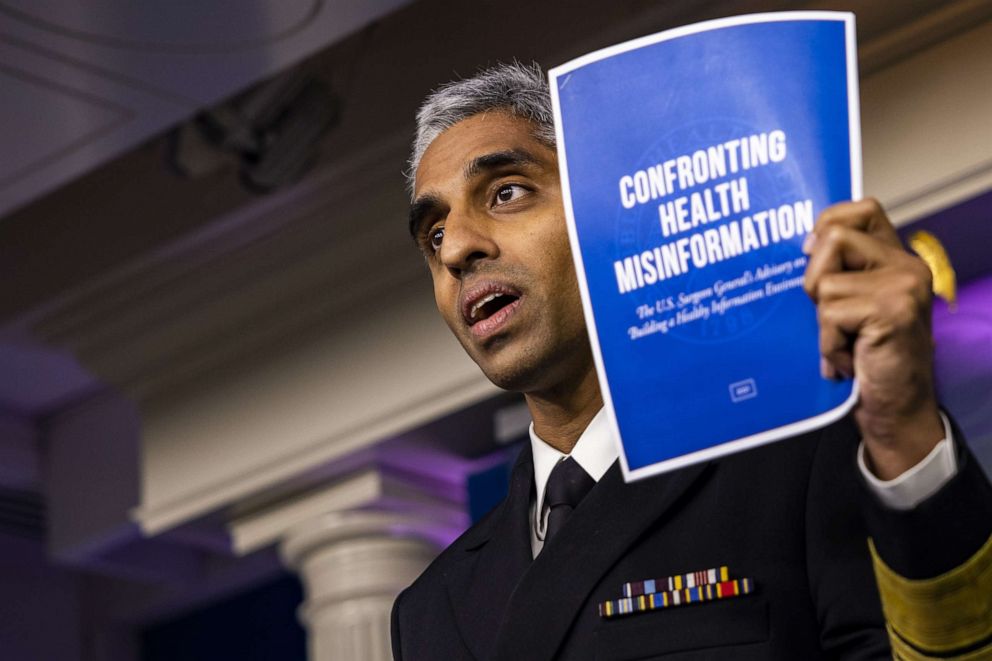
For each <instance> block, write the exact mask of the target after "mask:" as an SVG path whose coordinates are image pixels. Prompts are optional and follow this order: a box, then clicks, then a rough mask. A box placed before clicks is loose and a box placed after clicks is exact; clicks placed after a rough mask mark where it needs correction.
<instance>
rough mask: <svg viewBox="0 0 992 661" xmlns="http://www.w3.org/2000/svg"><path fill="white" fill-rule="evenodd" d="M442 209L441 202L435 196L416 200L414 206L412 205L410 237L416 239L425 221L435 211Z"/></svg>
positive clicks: (424, 196)
mask: <svg viewBox="0 0 992 661" xmlns="http://www.w3.org/2000/svg"><path fill="white" fill-rule="evenodd" d="M440 207H441V200H440V199H438V198H437V197H436V196H434V195H423V196H421V197H418V198H417V199H416V200H414V201H413V204H411V205H410V220H409V229H410V236H412V237H413V238H414V239H416V238H417V232H418V231H419V230H420V226H421V225H422V224H423V222H424V220H425V219H426V218H427V216H429V215H430V214H431V213H432V212H433V211H435V210H436V209H439V208H440Z"/></svg>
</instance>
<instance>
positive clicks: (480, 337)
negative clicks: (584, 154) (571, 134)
mask: <svg viewBox="0 0 992 661" xmlns="http://www.w3.org/2000/svg"><path fill="white" fill-rule="evenodd" d="M531 130H532V126H531V124H530V123H529V122H528V121H526V120H523V119H519V118H516V117H513V116H511V115H509V114H506V113H502V112H490V113H483V114H478V115H474V116H472V117H470V118H468V119H465V120H463V121H461V122H459V123H458V124H455V125H454V126H452V127H451V128H449V129H448V130H447V131H445V132H444V133H442V134H441V135H440V136H439V137H438V138H437V139H435V140H434V142H433V143H431V145H430V147H429V148H428V149H427V151H426V152H425V153H424V156H423V158H422V159H421V161H420V166H419V167H418V168H417V172H416V190H415V191H414V195H415V199H414V203H413V206H412V207H411V212H410V213H411V215H410V219H411V229H412V231H413V233H414V236H415V238H416V240H417V243H418V245H419V246H420V248H421V249H422V250H423V251H424V254H425V255H426V256H427V263H428V265H429V267H430V271H431V276H432V278H433V280H434V298H435V300H436V302H437V307H438V310H440V312H441V316H442V317H444V320H445V322H447V324H448V327H449V328H451V330H452V332H453V333H454V334H455V337H457V338H458V341H459V342H461V344H462V346H463V347H464V348H465V351H467V352H468V354H469V356H471V357H472V359H473V360H474V361H475V362H476V363H478V365H479V367H481V368H482V371H483V372H484V373H485V374H486V376H487V377H489V379H490V380H491V381H492V382H493V383H495V384H496V385H498V386H500V387H502V388H506V389H509V390H517V391H520V392H538V391H544V390H550V389H554V388H556V387H560V386H564V385H566V383H567V380H569V379H576V378H579V377H580V376H581V375H582V374H583V373H584V372H585V371H587V370H591V369H592V357H591V354H590V350H589V341H588V336H587V334H586V329H585V322H584V320H583V318H582V305H581V301H580V298H579V291H578V285H577V282H576V278H575V271H574V269H573V267H572V257H571V252H570V249H569V243H568V232H567V229H566V226H565V216H564V210H563V207H562V200H561V190H560V186H559V182H558V164H557V159H556V156H555V152H554V151H553V150H552V149H550V148H548V147H547V146H545V145H544V144H542V143H541V142H539V141H538V140H536V139H535V138H534V137H533V136H532V135H531Z"/></svg>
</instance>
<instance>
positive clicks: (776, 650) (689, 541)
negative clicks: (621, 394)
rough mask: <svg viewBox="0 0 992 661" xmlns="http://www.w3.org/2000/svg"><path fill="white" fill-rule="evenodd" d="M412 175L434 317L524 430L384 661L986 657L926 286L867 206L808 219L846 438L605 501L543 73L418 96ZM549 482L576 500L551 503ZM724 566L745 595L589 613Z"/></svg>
mask: <svg viewBox="0 0 992 661" xmlns="http://www.w3.org/2000/svg"><path fill="white" fill-rule="evenodd" d="M411 166H412V167H411V173H412V179H413V181H412V184H413V204H412V206H411V212H410V230H411V233H412V234H413V236H414V238H415V240H416V241H417V244H418V245H419V246H420V248H421V250H422V251H423V252H424V255H425V257H426V261H427V264H428V267H429V269H430V272H431V277H432V278H433V282H434V293H435V298H436V301H437V306H438V310H439V311H440V313H441V316H442V317H443V318H444V319H445V321H446V322H447V324H448V326H449V327H450V328H451V330H452V332H453V333H454V334H455V336H456V337H457V338H458V340H459V342H460V343H461V344H462V346H463V347H464V348H465V350H466V351H467V352H468V354H469V355H470V356H471V357H472V359H473V360H475V362H476V363H478V365H479V366H480V368H481V369H482V370H483V372H485V374H486V376H487V377H489V379H490V380H492V381H493V383H495V384H497V385H498V386H500V387H502V388H506V389H509V390H516V391H519V392H522V393H524V395H525V397H526V400H527V404H528V407H529V409H530V412H531V415H532V418H533V425H532V427H531V443H530V446H529V447H527V448H525V449H524V450H523V452H522V453H521V457H520V459H519V460H518V462H517V464H516V466H515V468H514V472H513V476H512V478H511V485H510V492H509V495H508V497H507V499H506V500H505V501H504V502H503V503H502V504H501V505H500V506H499V507H497V508H496V509H495V510H494V511H493V512H492V513H491V514H490V515H489V516H488V517H487V518H485V519H484V520H483V521H481V522H480V523H479V524H477V525H476V526H474V527H473V528H472V529H470V530H469V531H468V532H466V533H465V534H464V535H463V536H462V537H461V538H460V539H459V540H457V541H456V542H455V543H454V544H452V546H451V547H449V548H448V549H447V550H446V551H445V552H444V553H442V554H441V556H440V557H439V558H438V559H437V560H436V561H435V562H434V563H433V564H432V565H431V567H429V568H428V569H427V571H425V572H424V574H423V575H422V576H421V577H420V578H419V579H418V580H417V581H416V582H415V583H414V585H413V586H411V587H410V588H409V589H408V590H406V591H405V592H404V593H403V594H402V595H400V597H399V598H398V599H397V602H396V605H395V606H394V611H393V652H394V656H395V657H396V658H397V659H400V658H402V659H416V660H418V661H420V660H425V659H430V660H433V659H443V660H445V661H454V660H456V659H515V660H521V659H542V660H543V659H552V658H559V659H649V658H650V659H653V658H666V659H667V658H679V659H683V658H684V659H702V658H706V659H711V658H713V659H816V658H844V659H866V658H891V657H892V656H893V652H895V653H896V654H897V655H899V656H901V657H903V658H908V659H911V658H928V657H926V656H925V654H927V653H931V652H932V653H934V654H939V655H940V656H944V657H946V656H952V655H954V654H956V653H961V652H968V653H970V654H972V655H973V656H968V657H967V658H986V657H980V655H981V654H983V653H984V654H992V646H990V637H992V614H990V612H989V610H990V601H989V600H990V596H989V595H990V594H992V542H990V539H992V538H990V533H992V489H990V486H989V484H988V481H987V480H986V478H985V477H984V475H983V474H982V472H981V470H980V469H979V468H978V467H977V465H976V462H974V461H973V460H972V458H971V456H970V455H969V454H968V451H967V449H966V448H965V447H964V446H963V445H961V444H960V442H959V438H958V437H959V436H960V435H959V434H957V433H954V432H952V431H951V430H950V429H949V428H948V423H947V421H946V420H945V419H943V418H942V415H941V414H940V412H939V410H938V408H937V404H936V401H935V396H934V386H933V375H932V367H931V342H932V341H931V336H930V330H929V323H930V322H929V310H930V307H929V306H930V291H929V290H930V276H929V272H928V271H927V269H926V267H925V266H924V265H923V264H922V263H921V262H920V261H919V260H917V259H915V258H913V257H911V256H910V255H909V254H907V253H906V252H904V251H903V250H902V248H901V247H900V245H899V241H898V238H897V236H896V234H895V232H894V230H893V229H892V226H891V224H890V223H889V221H888V219H887V218H886V217H885V215H884V213H883V212H882V210H881V209H880V208H879V206H878V205H877V203H875V202H873V201H863V202H856V203H847V204H842V205H838V206H836V207H833V208H831V209H828V210H827V211H825V212H824V213H823V214H822V215H821V217H820V218H819V219H818V222H817V225H816V228H815V232H814V234H813V235H811V239H810V240H809V241H807V245H806V246H805V249H806V250H807V252H808V253H809V266H808V268H807V273H806V288H807V291H808V293H809V294H810V296H811V297H812V298H813V300H814V301H815V302H816V304H817V311H818V317H819V323H820V335H821V341H820V347H821V352H822V356H823V358H822V365H821V368H822V372H823V374H824V377H825V378H840V377H842V376H850V375H854V374H856V375H857V376H858V378H859V382H860V387H861V396H860V401H859V403H858V404H857V406H856V408H855V411H854V414H853V417H852V418H851V419H847V420H844V421H841V422H840V423H837V424H834V425H831V426H829V427H827V428H826V429H823V430H820V431H817V432H813V433H809V434H805V435H803V436H800V437H796V438H794V439H789V440H787V441H783V442H779V443H775V444H771V445H768V446H764V447H761V448H757V449H754V450H751V451H748V452H744V453H741V454H737V455H733V456H730V457H727V458H724V459H721V460H719V461H713V462H709V463H707V464H703V465H699V466H693V467H690V468H686V469H683V470H679V471H676V472H672V473H669V474H664V475H660V476H657V477H654V478H650V479H646V480H643V481H640V482H635V483H632V484H624V483H623V480H622V477H621V475H620V471H619V467H618V465H617V463H616V461H615V460H616V456H617V455H616V450H615V449H614V445H613V439H611V438H610V431H609V429H608V428H607V425H606V424H605V420H604V416H603V413H602V405H603V402H602V396H601V394H600V391H599V388H598V382H597V378H596V373H595V367H594V364H593V359H592V356H591V352H590V345H589V339H588V335H587V332H586V328H585V323H584V320H583V317H582V306H581V303H580V298H579V293H578V287H577V282H576V276H575V272H574V269H573V266H572V260H571V255H570V252H569V243H568V238H567V232H566V225H565V219H564V211H563V207H562V199H561V191H560V188H559V179H558V170H557V163H556V156H555V150H554V132H553V127H552V122H551V110H550V101H549V99H548V93H547V89H546V86H545V82H544V78H543V76H542V74H541V72H540V71H539V70H538V69H537V68H529V67H524V66H521V65H509V66H501V67H497V68H495V69H492V70H489V71H485V72H482V73H481V74H479V75H477V76H476V77H474V78H472V79H469V80H465V81H460V82H457V83H453V84H451V85H449V86H447V87H444V88H442V89H441V90H439V91H437V92H435V93H434V94H432V95H431V96H430V97H429V98H428V99H427V101H426V102H425V104H424V106H423V107H422V108H421V111H420V113H419V114H418V134H417V140H416V143H415V145H414V150H413V156H412V159H411ZM565 457H568V459H567V460H565ZM565 466H568V468H567V469H566V468H565ZM576 467H579V468H581V470H578V471H576V470H575V469H576ZM566 472H567V475H566V478H564V481H563V478H561V475H563V474H566ZM553 473H555V474H556V475H557V476H558V477H556V476H555V475H554V474H553ZM562 484H565V485H566V487H565V488H564V489H565V491H566V492H567V491H570V490H573V487H574V488H575V489H577V491H578V492H583V491H584V492H587V493H585V495H584V496H583V495H582V494H581V493H579V494H578V496H579V497H581V501H580V502H577V503H575V502H571V501H570V502H568V503H564V506H562V503H563V502H564V501H563V500H562V498H561V497H560V496H559V495H558V492H559V491H561V489H562V487H561V485H562ZM552 492H554V493H552ZM869 538H871V539H872V540H873V542H872V545H871V546H869V542H868V539H869ZM720 566H727V567H729V569H730V571H731V572H732V573H733V574H734V577H735V578H744V577H747V578H750V579H752V580H753V584H754V586H755V590H754V592H753V593H752V594H746V595H741V596H738V597H735V598H730V599H721V600H718V601H712V602H708V603H703V604H692V605H684V606H680V607H674V608H666V609H662V610H655V611H652V612H646V613H639V614H634V615H630V616H627V617H620V618H603V617H601V615H600V611H599V609H598V605H599V604H600V603H602V602H605V601H607V600H610V599H616V598H618V597H619V596H620V590H621V586H622V585H623V584H624V583H626V582H630V581H638V580H643V579H657V578H662V577H665V576H674V575H679V574H684V573H687V572H692V571H695V570H702V569H708V568H714V567H720ZM946 572H951V573H950V574H949V575H948V576H950V578H948V577H947V576H944V577H941V575H943V574H945V573H946ZM875 573H877V575H878V582H877V584H876V577H875ZM934 577H938V578H934ZM880 593H881V599H882V600H883V601H884V607H885V609H886V610H885V612H886V617H887V620H888V622H886V619H884V618H883V615H882V602H880ZM887 624H888V626H889V630H888V632H887V630H886V627H887ZM890 640H891V645H892V646H893V651H890ZM962 658H965V657H962Z"/></svg>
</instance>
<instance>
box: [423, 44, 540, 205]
mask: <svg viewBox="0 0 992 661" xmlns="http://www.w3.org/2000/svg"><path fill="white" fill-rule="evenodd" d="M490 110H501V111H504V112H509V113H510V114H511V115H514V116H516V117H520V118H521V119H526V120H529V121H530V122H532V123H533V125H534V134H533V135H534V138H535V139H537V140H539V141H540V142H543V143H544V144H546V145H547V146H549V147H551V148H554V146H555V126H554V115H553V113H552V111H551V95H550V92H549V91H548V82H547V80H546V79H545V77H544V72H543V71H541V67H540V65H539V64H537V63H536V62H535V63H532V64H530V65H526V64H521V63H520V62H516V61H514V62H511V63H509V64H497V65H496V66H494V67H492V68H489V69H484V70H482V71H480V72H479V73H477V74H476V75H474V76H472V77H471V78H466V79H464V80H456V81H454V82H451V83H448V84H446V85H443V86H441V87H439V88H438V89H436V90H434V91H433V92H431V94H430V95H429V96H428V97H427V98H426V99H425V100H424V103H423V105H421V106H420V110H419V111H418V112H417V134H416V137H415V138H414V141H413V148H412V150H411V153H410V160H409V162H408V168H407V171H406V178H407V186H408V187H409V189H410V191H411V192H412V191H413V185H414V178H415V177H416V172H417V166H419V165H420V159H421V158H422V157H423V155H424V152H425V151H427V148H428V147H429V146H430V145H431V143H432V142H434V140H435V138H437V137H438V136H439V135H441V134H442V133H444V132H445V131H446V130H448V129H449V128H451V127H452V126H454V125H455V124H457V123H458V122H460V121H462V120H463V119H468V118H469V117H471V116H473V115H477V114H479V113H481V112H487V111H490Z"/></svg>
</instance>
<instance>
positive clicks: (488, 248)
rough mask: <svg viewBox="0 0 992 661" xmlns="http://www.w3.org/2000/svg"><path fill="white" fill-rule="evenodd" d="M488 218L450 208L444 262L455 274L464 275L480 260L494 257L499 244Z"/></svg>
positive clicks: (496, 254) (443, 241)
mask: <svg viewBox="0 0 992 661" xmlns="http://www.w3.org/2000/svg"><path fill="white" fill-rule="evenodd" d="M491 230H492V228H491V227H490V224H489V222H487V220H486V219H482V218H478V217H476V216H472V215H469V214H456V213H451V212H449V214H448V218H447V220H446V221H445V223H444V238H443V240H442V241H441V263H443V264H444V266H445V268H447V269H448V271H449V272H450V273H451V274H452V275H453V276H455V277H461V276H462V274H463V273H464V272H465V271H468V270H471V269H472V268H473V267H474V266H476V265H477V264H478V263H479V262H480V261H484V260H487V259H494V258H496V256H498V255H499V248H498V246H497V244H496V241H495V239H494V237H493V236H492V231H491Z"/></svg>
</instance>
